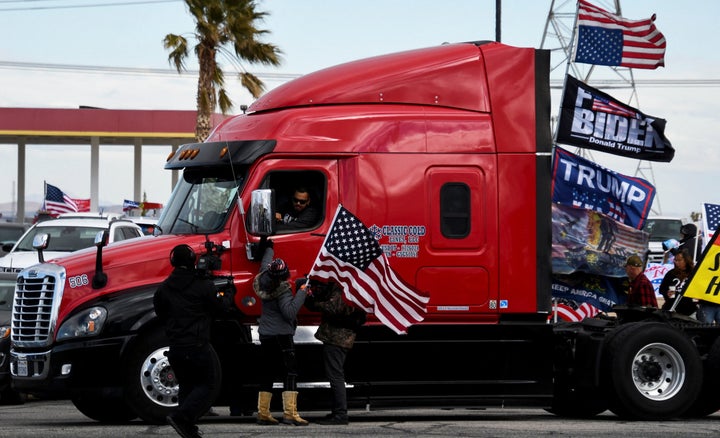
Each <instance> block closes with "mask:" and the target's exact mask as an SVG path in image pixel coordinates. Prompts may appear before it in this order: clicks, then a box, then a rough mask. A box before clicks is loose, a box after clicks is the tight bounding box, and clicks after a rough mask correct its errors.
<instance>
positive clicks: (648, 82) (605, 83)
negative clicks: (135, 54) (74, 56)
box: [0, 61, 720, 89]
mask: <svg viewBox="0 0 720 438" xmlns="http://www.w3.org/2000/svg"><path fill="white" fill-rule="evenodd" d="M0 69H7V70H40V71H53V70H55V71H67V72H74V73H103V74H107V73H110V74H121V75H136V76H175V77H177V76H178V73H177V70H175V69H171V68H140V67H112V66H95V65H79V64H51V63H35V62H16V61H0ZM183 74H186V75H188V77H192V78H194V77H196V76H197V75H198V71H197V70H187V71H185V72H184V73H183ZM254 74H255V75H256V76H259V77H261V78H262V79H265V80H269V81H283V82H284V81H289V80H291V79H295V78H298V77H300V76H302V74H299V73H267V72H266V73H254ZM635 84H636V85H642V86H643V87H645V88H717V87H720V78H695V79H635ZM593 85H595V86H596V88H604V89H609V88H628V87H629V85H628V84H627V81H625V80H623V79H597V80H595V81H594V82H593ZM550 86H551V87H552V88H556V89H561V88H562V87H563V80H562V79H551V80H550Z"/></svg>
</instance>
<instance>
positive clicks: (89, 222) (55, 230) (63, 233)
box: [0, 214, 144, 272]
mask: <svg viewBox="0 0 720 438" xmlns="http://www.w3.org/2000/svg"><path fill="white" fill-rule="evenodd" d="M102 230H108V231H109V233H108V243H112V242H117V241H120V240H127V239H133V238H136V237H142V236H143V235H144V234H143V232H142V229H141V228H140V226H138V225H137V224H135V223H133V222H132V221H129V220H127V219H117V216H115V215H103V216H99V215H92V214H84V215H83V214H68V215H60V217H58V218H57V219H52V220H47V221H43V222H38V223H36V224H35V225H33V226H32V227H30V229H28V230H27V232H26V233H25V234H23V236H22V237H21V238H20V240H19V241H18V242H17V243H16V244H15V246H13V247H12V250H11V251H10V252H9V253H8V254H7V255H5V256H4V257H0V272H20V271H21V270H23V269H25V268H27V267H28V266H32V265H34V264H36V263H38V254H37V251H36V250H35V249H34V248H33V239H34V238H35V236H36V235H38V234H41V233H45V234H48V235H49V236H50V239H49V241H48V247H47V249H46V250H44V251H43V257H44V258H45V260H50V259H53V258H57V257H62V256H63V255H65V254H68V253H71V252H73V251H77V250H79V249H84V248H89V247H92V246H93V245H94V242H95V236H96V235H97V233H98V232H99V231H102Z"/></svg>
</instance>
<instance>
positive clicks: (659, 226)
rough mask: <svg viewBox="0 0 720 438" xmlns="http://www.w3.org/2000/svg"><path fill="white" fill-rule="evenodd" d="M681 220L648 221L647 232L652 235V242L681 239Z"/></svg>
mask: <svg viewBox="0 0 720 438" xmlns="http://www.w3.org/2000/svg"><path fill="white" fill-rule="evenodd" d="M680 227H682V221H681V220H680V219H648V220H647V223H646V224H645V228H644V229H645V231H647V232H648V233H650V241H651V242H664V241H666V240H668V239H680V237H681V236H680Z"/></svg>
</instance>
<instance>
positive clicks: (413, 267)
mask: <svg viewBox="0 0 720 438" xmlns="http://www.w3.org/2000/svg"><path fill="white" fill-rule="evenodd" d="M549 70H550V68H549V52H547V51H544V50H536V49H532V48H517V47H511V46H508V45H504V44H501V43H497V42H468V43H457V44H444V45H441V46H438V47H430V48H424V49H418V50H411V51H406V52H401V53H395V54H390V55H385V56H377V57H373V58H368V59H364V60H358V61H354V62H350V63H346V64H342V65H338V66H335V67H331V68H327V69H324V70H320V71H317V72H315V73H311V74H308V75H305V76H302V77H300V78H298V79H295V80H293V81H291V82H288V83H286V84H284V85H282V86H280V87H277V88H276V89H274V90H272V91H270V92H268V93H267V94H265V95H264V96H263V97H261V98H260V99H258V100H257V101H256V102H254V103H253V104H252V105H251V106H250V107H249V108H248V109H247V111H246V113H243V114H241V115H237V116H234V117H231V118H229V119H227V120H225V121H224V122H222V123H221V124H220V125H219V126H217V127H216V128H215V129H214V131H213V132H212V134H211V135H210V137H209V138H208V139H207V141H206V142H204V143H202V144H186V145H183V146H181V147H180V148H179V149H178V150H177V151H175V152H174V153H173V154H172V155H171V156H170V157H168V160H167V163H166V165H165V168H166V169H168V170H171V171H178V172H182V174H181V177H180V178H179V181H178V183H177V185H176V187H175V188H174V190H173V192H172V195H171V196H170V199H169V201H168V202H167V203H166V207H165V209H164V211H163V213H162V216H161V217H160V219H159V222H158V228H160V229H161V230H162V234H161V235H159V236H154V237H151V236H148V237H144V238H141V239H140V240H137V239H136V240H134V241H132V242H127V243H124V242H120V243H117V244H114V245H111V246H109V247H104V245H103V239H102V238H100V239H98V242H97V248H96V249H92V248H91V249H88V250H83V251H79V252H76V253H74V254H72V255H69V256H66V257H63V258H60V259H57V260H50V261H47V262H46V263H42V264H38V265H35V266H32V267H30V268H28V269H25V270H23V271H22V272H20V273H19V274H18V277H17V285H16V291H15V296H14V305H13V317H12V351H11V371H12V379H13V385H14V386H15V388H17V389H18V390H20V391H23V392H28V393H34V394H38V395H52V396H55V397H66V398H68V399H70V400H72V402H73V403H74V404H75V406H76V407H77V408H78V409H79V410H80V411H81V412H82V413H83V414H85V415H86V416H88V417H90V418H93V419H95V420H98V421H101V422H118V421H126V420H130V419H132V418H136V417H140V418H141V419H143V420H145V421H147V422H150V423H161V422H163V421H164V418H165V415H166V414H167V413H168V412H169V411H170V410H171V409H172V408H173V407H174V406H176V404H177V393H178V385H177V382H176V381H175V380H174V374H173V373H172V369H171V368H170V367H169V364H168V361H167V357H166V355H165V354H166V352H167V340H166V338H165V335H164V333H163V330H162V327H161V326H160V324H159V323H158V321H157V318H156V316H155V314H154V312H153V307H152V295H153V293H154V292H155V290H156V288H157V286H158V284H159V283H160V282H161V281H162V280H163V279H164V278H165V277H166V276H167V275H168V274H169V273H170V270H171V267H170V264H169V260H168V255H169V253H170V250H171V249H172V248H173V247H174V246H175V245H178V244H180V243H184V244H188V245H190V246H191V247H193V249H195V251H196V252H197V253H198V254H200V253H202V254H204V256H203V257H201V260H200V262H201V263H202V267H201V272H202V273H203V275H208V276H210V277H211V278H213V279H214V281H215V283H216V285H217V287H218V289H219V290H224V291H227V292H228V293H229V294H233V296H234V303H235V307H236V309H234V311H233V312H231V313H230V314H228V315H226V317H221V318H218V319H217V320H216V321H215V322H214V325H213V341H212V342H213V347H214V349H213V351H214V357H215V360H216V363H217V366H218V367H219V368H220V369H221V371H222V372H221V373H220V374H218V376H219V377H218V379H219V381H218V382H217V383H218V385H217V388H218V391H217V394H213V397H214V403H215V405H216V406H226V405H230V406H235V407H236V409H240V410H241V411H243V412H246V413H248V412H251V411H252V410H253V407H254V403H255V400H256V397H257V395H256V394H257V388H258V379H257V377H258V375H259V373H258V363H257V362H258V360H257V348H258V347H257V340H256V337H255V336H254V334H253V327H254V324H256V319H257V317H258V316H259V314H260V307H261V306H260V302H259V300H258V298H257V297H256V296H255V295H254V293H253V290H252V286H251V285H252V279H253V277H254V276H255V275H256V274H257V273H258V271H259V270H260V266H259V257H258V256H257V246H258V244H259V242H260V241H261V239H262V238H263V237H267V236H270V239H271V240H273V242H274V249H275V252H276V254H277V255H278V256H281V257H282V258H284V259H285V261H286V262H287V263H288V265H289V267H290V269H291V276H292V279H293V280H296V279H298V278H302V277H303V276H304V275H306V273H307V272H309V270H310V268H311V266H312V264H313V261H314V259H315V257H316V255H317V253H318V251H319V249H320V246H321V245H322V243H323V240H324V237H325V235H326V234H327V233H328V230H329V227H330V225H331V222H332V219H333V215H334V213H335V211H336V207H337V206H338V205H339V204H342V205H343V206H344V207H345V208H346V209H348V210H349V211H351V212H353V213H354V214H355V215H356V216H357V217H358V218H360V219H361V220H362V221H363V222H364V223H365V225H366V226H368V227H369V228H371V229H372V230H373V231H374V232H375V234H376V235H377V237H378V239H379V243H380V245H381V247H382V248H383V251H384V252H385V254H386V255H387V257H388V259H389V261H390V264H391V266H392V267H393V269H394V270H395V271H396V273H397V274H398V275H399V276H400V277H402V278H403V279H404V280H405V281H407V282H408V283H410V284H412V285H413V286H415V287H416V288H417V289H419V290H422V291H426V292H428V293H429V295H430V299H429V303H428V307H427V310H428V311H427V316H426V318H425V319H424V321H422V322H421V323H419V324H416V325H413V326H411V327H410V328H409V329H408V332H407V334H404V335H398V334H396V333H395V332H393V331H392V330H390V329H389V328H387V327H385V326H384V325H382V324H381V323H380V322H379V321H378V320H377V319H375V318H374V317H373V315H369V317H368V322H367V323H366V324H365V326H363V327H362V328H361V330H360V333H359V335H358V339H357V343H356V345H355V347H354V348H353V350H352V351H351V353H350V355H349V357H348V361H347V365H346V368H347V385H348V397H349V403H350V406H351V407H353V406H354V407H364V408H370V409H373V408H382V407H412V406H442V407H475V406H535V407H542V408H545V409H547V410H549V411H551V412H553V413H555V414H557V415H562V416H571V417H590V416H593V415H596V414H598V413H600V412H603V411H605V410H607V409H610V410H611V411H612V412H614V413H615V414H617V415H620V416H622V417H626V418H629V419H665V418H670V417H677V416H681V415H706V414H708V413H711V412H714V411H715V410H717V409H718V408H719V407H720V399H719V398H718V397H717V395H716V394H717V387H718V385H717V382H716V380H717V376H718V375H720V374H719V373H718V372H717V369H718V368H719V366H720V341H719V340H718V337H719V336H718V335H719V330H720V329H718V328H717V327H712V326H704V325H701V324H699V323H698V322H697V321H695V320H692V319H690V318H687V317H682V316H677V315H674V314H671V313H669V312H660V311H657V310H653V309H645V308H623V307H618V308H616V313H615V316H612V317H610V316H605V317H602V318H590V319H586V320H584V321H583V322H580V323H558V324H552V323H548V320H549V315H550V313H551V264H550V256H551V214H550V212H551V208H550V207H551V198H550V186H551V174H550V169H551V162H550V161H551V150H552V140H551V134H550V87H549ZM296 185H303V186H304V187H307V188H308V190H310V194H311V199H312V204H313V205H314V206H315V207H316V208H318V209H319V210H320V211H321V215H320V218H319V219H318V221H317V222H316V223H314V224H311V225H310V226H308V227H307V228H302V229H292V230H287V229H285V230H283V229H280V228H279V227H277V225H276V224H275V221H274V220H272V218H273V216H272V211H274V209H276V207H277V206H279V205H281V204H282V203H283V202H287V201H288V196H291V195H292V192H293V190H294V188H295V187H296ZM300 322H301V325H302V326H303V327H301V329H299V330H298V334H297V336H296V339H297V342H298V356H299V362H300V365H301V373H300V374H301V375H300V399H301V400H302V401H301V403H302V407H303V409H308V410H311V409H315V408H317V409H323V408H326V407H327V406H326V405H323V403H326V400H327V399H328V398H329V397H328V393H327V391H328V389H327V381H326V379H325V377H324V375H323V371H322V370H323V367H322V365H321V357H322V356H321V350H320V348H321V347H320V345H319V344H318V342H316V341H314V340H313V337H312V334H313V326H314V325H316V324H317V323H318V316H317V314H313V313H311V312H308V311H305V310H303V311H302V312H301V314H300Z"/></svg>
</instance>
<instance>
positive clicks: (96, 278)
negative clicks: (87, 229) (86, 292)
mask: <svg viewBox="0 0 720 438" xmlns="http://www.w3.org/2000/svg"><path fill="white" fill-rule="evenodd" d="M107 241H108V230H102V231H98V233H97V234H96V235H95V246H96V247H97V255H96V256H95V275H93V278H92V287H93V289H100V288H102V287H105V285H106V284H107V280H108V278H107V274H106V273H104V272H103V270H102V249H103V246H105V245H107Z"/></svg>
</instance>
